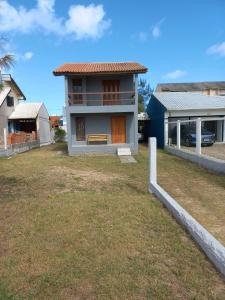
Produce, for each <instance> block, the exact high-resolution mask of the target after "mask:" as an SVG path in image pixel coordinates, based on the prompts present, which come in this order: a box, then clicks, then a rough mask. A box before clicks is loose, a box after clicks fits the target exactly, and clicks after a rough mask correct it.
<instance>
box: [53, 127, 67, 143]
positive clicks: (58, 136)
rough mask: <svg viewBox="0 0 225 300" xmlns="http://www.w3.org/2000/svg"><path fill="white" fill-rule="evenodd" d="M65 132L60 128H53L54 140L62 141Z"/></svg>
mask: <svg viewBox="0 0 225 300" xmlns="http://www.w3.org/2000/svg"><path fill="white" fill-rule="evenodd" d="M65 136H66V132H65V130H64V129H62V128H55V135H54V140H55V141H56V142H63V141H65Z"/></svg>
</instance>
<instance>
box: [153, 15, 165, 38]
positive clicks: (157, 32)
mask: <svg viewBox="0 0 225 300" xmlns="http://www.w3.org/2000/svg"><path fill="white" fill-rule="evenodd" d="M164 21H165V18H163V19H161V20H160V21H159V22H158V23H156V24H155V25H154V26H153V27H152V36H153V37H154V38H156V39H157V38H159V37H160V36H161V35H162V31H161V25H162V24H163V22H164Z"/></svg>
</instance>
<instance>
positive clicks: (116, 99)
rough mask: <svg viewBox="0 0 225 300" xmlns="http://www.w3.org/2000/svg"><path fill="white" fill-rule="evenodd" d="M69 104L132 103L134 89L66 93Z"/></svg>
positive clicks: (133, 100)
mask: <svg viewBox="0 0 225 300" xmlns="http://www.w3.org/2000/svg"><path fill="white" fill-rule="evenodd" d="M68 103H69V105H86V106H101V105H133V104H135V91H123V92H96V93H94V92H86V93H68Z"/></svg>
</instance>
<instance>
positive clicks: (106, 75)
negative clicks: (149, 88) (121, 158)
mask: <svg viewBox="0 0 225 300" xmlns="http://www.w3.org/2000/svg"><path fill="white" fill-rule="evenodd" d="M146 72H147V68H146V67H144V66H142V65H140V64H138V63H134V62H122V63H68V64H64V65H62V66H60V67H59V68H57V69H56V70H54V72H53V73H54V75H56V76H60V75H64V76H65V102H66V118H67V134H68V149H69V154H70V155H74V154H78V153H85V152H109V153H116V151H117V149H118V148H122V147H129V148H130V149H131V151H132V153H137V151H138V94H137V84H138V82H137V78H138V73H146Z"/></svg>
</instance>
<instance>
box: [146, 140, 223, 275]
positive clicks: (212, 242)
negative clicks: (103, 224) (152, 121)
mask: <svg viewBox="0 0 225 300" xmlns="http://www.w3.org/2000/svg"><path fill="white" fill-rule="evenodd" d="M149 191H150V192H151V193H154V194H155V195H156V197H157V198H158V199H159V200H160V202H162V203H163V205H165V206H166V208H167V209H168V210H169V211H170V213H171V214H172V215H173V216H174V218H175V219H176V220H177V221H178V222H179V223H181V224H182V225H183V226H184V227H185V228H186V229H187V231H188V232H189V233H190V235H191V236H192V237H193V238H194V240H195V241H196V243H197V244H198V245H199V247H200V248H201V249H202V250H203V251H204V252H205V254H206V256H207V257H208V258H209V259H210V261H211V262H212V263H213V264H214V266H215V267H216V268H217V270H218V271H220V273H221V274H222V275H223V276H225V247H224V246H223V245H222V244H221V243H220V242H219V241H218V240H217V239H216V238H215V237H214V236H213V235H212V234H211V233H209V232H208V231H207V230H206V229H205V228H204V227H203V226H202V225H201V224H200V223H198V222H197V221H196V220H195V219H194V218H193V217H192V216H191V215H190V214H189V213H188V212H187V211H186V210H185V209H184V208H183V207H182V206H180V205H179V204H178V203H177V202H176V200H175V199H174V198H172V197H171V196H170V195H169V194H168V193H167V192H166V191H165V190H164V189H162V187H161V186H159V185H158V183H157V153H156V138H154V137H153V138H150V139H149Z"/></svg>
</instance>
